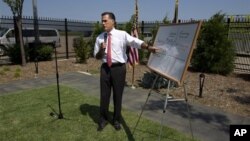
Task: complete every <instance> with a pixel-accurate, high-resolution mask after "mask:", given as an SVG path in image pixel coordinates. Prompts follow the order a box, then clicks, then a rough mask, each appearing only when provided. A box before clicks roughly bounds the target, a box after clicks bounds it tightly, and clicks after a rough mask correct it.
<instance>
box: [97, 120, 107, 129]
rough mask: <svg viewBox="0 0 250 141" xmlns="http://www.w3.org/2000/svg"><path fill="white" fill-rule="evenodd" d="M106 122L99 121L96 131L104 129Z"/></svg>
mask: <svg viewBox="0 0 250 141" xmlns="http://www.w3.org/2000/svg"><path fill="white" fill-rule="evenodd" d="M107 124H108V122H107V121H104V122H101V123H99V124H98V128H97V131H102V130H103V129H104V127H105V126H106V125H107Z"/></svg>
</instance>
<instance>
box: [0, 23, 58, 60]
mask: <svg viewBox="0 0 250 141" xmlns="http://www.w3.org/2000/svg"><path fill="white" fill-rule="evenodd" d="M22 33H23V41H24V44H32V43H34V41H35V30H34V28H24V29H23V30H22ZM39 40H40V43H41V44H46V45H50V46H52V47H60V46H61V45H60V35H59V32H58V31H57V29H53V28H39ZM13 44H16V40H15V31H14V28H2V29H0V55H3V54H4V48H8V46H9V45H13Z"/></svg>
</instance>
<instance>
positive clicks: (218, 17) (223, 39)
mask: <svg viewBox="0 0 250 141" xmlns="http://www.w3.org/2000/svg"><path fill="white" fill-rule="evenodd" d="M224 16H225V15H224V14H220V13H217V14H215V15H214V16H213V17H212V18H211V19H210V20H209V21H208V22H206V23H204V24H203V26H202V29H201V34H200V37H199V39H198V41H197V48H196V49H195V50H194V56H193V58H192V61H191V65H192V67H193V68H194V69H195V70H197V71H201V72H210V73H219V74H224V75H226V74H229V73H230V72H232V71H233V68H234V56H235V53H234V47H233V46H232V43H231V41H230V40H228V38H227V35H228V27H227V26H226V25H225V24H224Z"/></svg>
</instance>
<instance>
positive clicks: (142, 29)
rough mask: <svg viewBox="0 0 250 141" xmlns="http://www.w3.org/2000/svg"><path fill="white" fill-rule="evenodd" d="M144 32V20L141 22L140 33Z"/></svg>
mask: <svg viewBox="0 0 250 141" xmlns="http://www.w3.org/2000/svg"><path fill="white" fill-rule="evenodd" d="M143 33H144V21H142V22H141V35H142V36H143Z"/></svg>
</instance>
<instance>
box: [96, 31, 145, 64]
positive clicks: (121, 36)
mask: <svg viewBox="0 0 250 141" xmlns="http://www.w3.org/2000/svg"><path fill="white" fill-rule="evenodd" d="M105 33H106V32H103V33H101V34H100V35H99V36H98V37H97V38H96V42H95V47H94V56H96V54H97V53H98V51H99V49H100V47H101V44H102V43H103V42H104V34H105ZM110 34H111V35H110V36H111V57H112V62H113V63H116V62H119V63H126V62H127V59H128V57H127V54H126V49H127V46H131V47H134V48H138V49H140V48H141V44H142V43H143V42H144V41H142V40H140V39H138V38H135V37H133V36H131V35H129V34H128V33H127V32H125V31H122V30H117V29H115V28H113V29H112V30H111V31H110ZM107 41H108V39H107ZM106 58H107V47H106V49H105V55H104V57H103V58H102V61H103V62H107V60H106Z"/></svg>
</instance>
